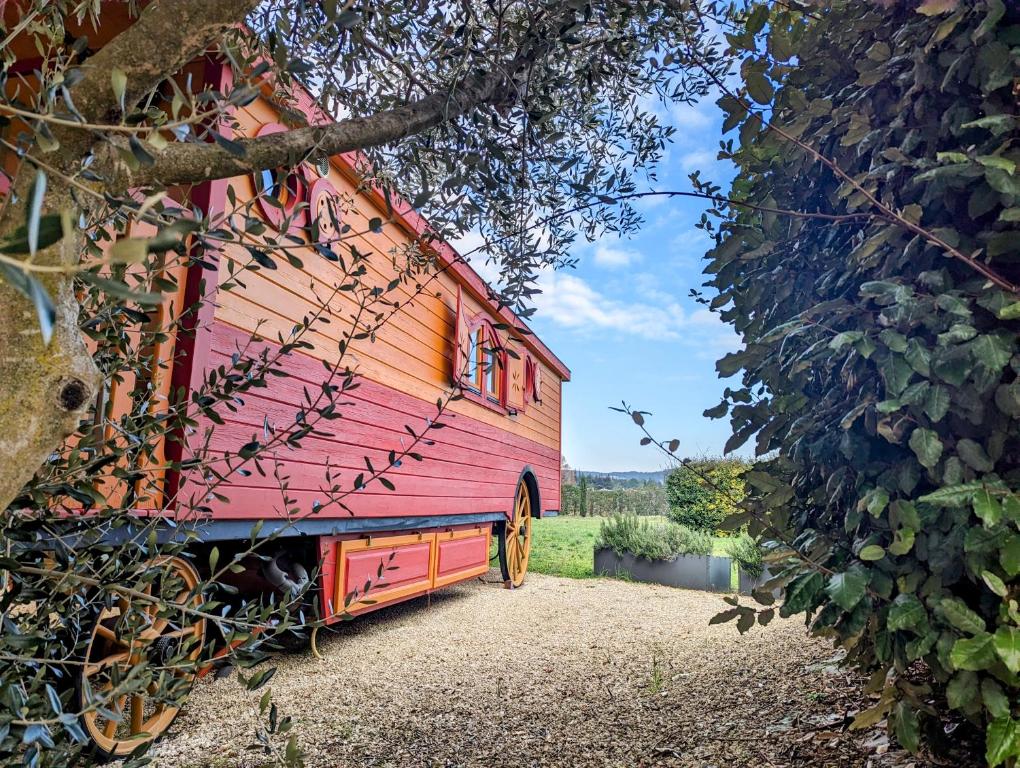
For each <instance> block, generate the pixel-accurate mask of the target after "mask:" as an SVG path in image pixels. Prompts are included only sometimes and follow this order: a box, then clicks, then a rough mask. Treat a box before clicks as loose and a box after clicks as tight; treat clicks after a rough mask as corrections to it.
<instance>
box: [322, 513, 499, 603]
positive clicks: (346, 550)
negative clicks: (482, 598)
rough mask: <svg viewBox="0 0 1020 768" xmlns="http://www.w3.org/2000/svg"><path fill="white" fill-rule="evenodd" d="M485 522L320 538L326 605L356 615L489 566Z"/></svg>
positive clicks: (481, 571) (418, 593)
mask: <svg viewBox="0 0 1020 768" xmlns="http://www.w3.org/2000/svg"><path fill="white" fill-rule="evenodd" d="M490 533H491V529H490V527H489V526H487V525H480V526H479V525H472V526H465V527H459V528H447V529H444V530H441V531H435V530H433V531H424V532H421V533H412V534H382V535H379V536H362V537H361V538H340V537H331V536H324V537H322V538H321V539H320V546H319V551H320V555H321V557H322V577H321V578H322V583H323V584H324V585H332V589H328V588H327V589H323V590H322V594H323V610H324V612H325V615H326V616H328V617H331V618H332V617H334V616H338V615H341V614H344V613H348V614H356V613H364V612H365V611H369V610H372V609H374V608H379V607H381V606H383V605H388V604H391V603H395V602H399V601H401V600H407V599H408V598H411V597H418V596H419V595H423V594H426V593H428V592H431V591H432V590H434V589H438V588H440V587H445V586H447V585H449V584H453V583H455V582H458V581H464V580H465V579H470V578H472V577H475V576H481V575H482V574H483V573H485V572H486V571H488V570H489V540H490Z"/></svg>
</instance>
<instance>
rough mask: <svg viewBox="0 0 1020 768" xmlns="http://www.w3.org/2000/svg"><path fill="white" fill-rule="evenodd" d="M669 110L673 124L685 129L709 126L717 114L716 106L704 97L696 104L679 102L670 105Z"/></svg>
mask: <svg viewBox="0 0 1020 768" xmlns="http://www.w3.org/2000/svg"><path fill="white" fill-rule="evenodd" d="M669 112H670V117H671V118H672V119H673V125H675V126H676V127H677V128H678V129H685V130H690V129H692V128H708V127H709V126H710V125H711V124H712V121H713V119H714V116H715V114H717V110H716V107H715V105H714V104H713V103H712V101H711V100H710V99H702V100H701V101H699V102H697V103H695V104H684V103H681V102H677V103H675V104H671V105H670V110H669ZM681 135H683V134H682V133H681Z"/></svg>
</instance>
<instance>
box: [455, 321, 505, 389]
mask: <svg viewBox="0 0 1020 768" xmlns="http://www.w3.org/2000/svg"><path fill="white" fill-rule="evenodd" d="M470 334H471V335H470V338H469V342H468V355H467V370H466V372H465V375H464V379H463V383H464V386H465V387H466V388H467V390H468V391H469V392H471V393H473V394H476V395H478V396H479V397H481V398H483V399H484V400H485V401H487V402H488V403H491V404H494V405H499V406H505V404H506V349H505V348H504V346H503V343H502V341H500V338H499V334H498V333H497V332H496V329H495V328H494V327H493V325H492V323H491V322H489V320H488V319H486V318H484V317H478V318H475V320H473V321H472V322H471V325H470Z"/></svg>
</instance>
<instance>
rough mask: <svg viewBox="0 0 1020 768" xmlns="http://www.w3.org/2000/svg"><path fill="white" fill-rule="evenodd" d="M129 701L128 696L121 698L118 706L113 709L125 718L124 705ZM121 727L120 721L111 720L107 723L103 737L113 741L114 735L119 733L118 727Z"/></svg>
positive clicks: (118, 700)
mask: <svg viewBox="0 0 1020 768" xmlns="http://www.w3.org/2000/svg"><path fill="white" fill-rule="evenodd" d="M126 701H127V694H125V695H123V696H120V697H119V698H118V699H117V704H116V705H115V706H114V707H113V711H114V712H116V713H117V714H118V715H120V716H121V717H123V716H124V703H125V702H126ZM118 725H120V720H114V719H112V718H111V719H109V720H107V721H106V726H105V727H104V728H103V735H104V736H105V737H106V738H108V739H112V738H113V734H115V733H116V732H117V726H118Z"/></svg>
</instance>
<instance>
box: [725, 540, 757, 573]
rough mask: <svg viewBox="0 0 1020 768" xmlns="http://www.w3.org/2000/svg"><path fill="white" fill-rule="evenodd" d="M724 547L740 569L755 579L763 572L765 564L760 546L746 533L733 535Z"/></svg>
mask: <svg viewBox="0 0 1020 768" xmlns="http://www.w3.org/2000/svg"><path fill="white" fill-rule="evenodd" d="M726 548H727V550H728V551H729V553H730V557H732V558H733V559H734V560H736V561H737V565H739V566H740V568H741V570H743V571H744V572H746V573H747V575H748V576H750V577H751V578H754V579H757V578H758V577H759V576H761V575H762V573H764V571H765V566H764V565H763V564H762V553H761V547H759V546H758V542H756V541H755V540H754V539H753V538H751V537H750V536H748V535H747V534H746V533H741V534H739V535H737V536H734V537H733V538H732V539H730V540H729V541H728V542H727V547H726Z"/></svg>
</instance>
